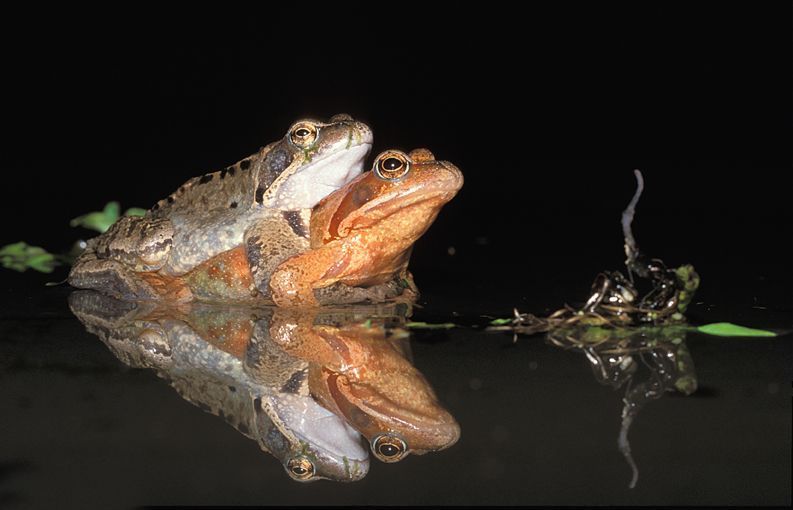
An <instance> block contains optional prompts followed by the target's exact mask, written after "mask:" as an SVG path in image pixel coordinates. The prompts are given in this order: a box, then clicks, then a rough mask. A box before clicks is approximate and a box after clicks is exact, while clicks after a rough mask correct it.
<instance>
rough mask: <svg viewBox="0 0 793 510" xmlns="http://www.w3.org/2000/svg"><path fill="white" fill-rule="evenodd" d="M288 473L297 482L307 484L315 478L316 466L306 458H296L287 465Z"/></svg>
mask: <svg viewBox="0 0 793 510" xmlns="http://www.w3.org/2000/svg"><path fill="white" fill-rule="evenodd" d="M286 471H287V472H288V473H289V476H291V477H292V478H294V479H295V480H298V481H301V482H305V481H307V480H310V479H311V478H312V477H313V476H314V472H315V471H316V470H315V468H314V464H313V463H312V462H311V461H310V460H308V459H307V458H305V457H295V458H293V459H289V462H287V463H286Z"/></svg>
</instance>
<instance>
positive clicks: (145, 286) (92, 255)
mask: <svg viewBox="0 0 793 510" xmlns="http://www.w3.org/2000/svg"><path fill="white" fill-rule="evenodd" d="M68 281H69V284H70V285H72V286H73V287H77V288H79V289H93V290H97V291H99V292H102V293H104V294H107V295H110V296H113V297H116V298H119V299H125V300H137V299H142V300H154V299H158V298H159V294H158V293H157V291H156V290H155V288H154V287H153V286H151V285H150V284H149V283H148V282H146V281H145V280H143V279H142V278H140V277H139V276H138V274H137V273H135V272H134V271H132V270H131V269H130V268H129V267H127V266H126V265H125V264H123V263H121V262H119V261H117V260H113V259H99V258H97V257H96V252H94V250H93V249H91V248H90V247H89V248H88V249H86V251H85V252H83V253H82V254H81V255H80V256H79V257H78V258H77V260H76V261H75V263H74V266H72V270H71V271H70V272H69V278H68Z"/></svg>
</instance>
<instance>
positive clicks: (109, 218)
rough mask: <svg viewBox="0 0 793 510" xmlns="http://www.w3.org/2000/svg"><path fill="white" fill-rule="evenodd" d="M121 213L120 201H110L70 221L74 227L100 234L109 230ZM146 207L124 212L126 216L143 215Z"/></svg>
mask: <svg viewBox="0 0 793 510" xmlns="http://www.w3.org/2000/svg"><path fill="white" fill-rule="evenodd" d="M120 214H121V206H120V205H119V203H118V202H116V201H113V202H108V203H107V205H105V208H104V209H102V210H101V211H94V212H90V213H88V214H83V215H82V216H78V217H76V218H74V219H72V221H70V222H69V225H71V226H72V227H83V228H87V229H89V230H96V231H97V232H99V233H100V234H102V233H104V232H107V229H109V228H110V226H111V225H112V224H113V223H115V222H116V221H117V220H118V218H119V217H120ZM144 214H146V210H145V209H141V208H140V207H130V208H129V209H127V210H126V211H125V212H124V216H143V215H144Z"/></svg>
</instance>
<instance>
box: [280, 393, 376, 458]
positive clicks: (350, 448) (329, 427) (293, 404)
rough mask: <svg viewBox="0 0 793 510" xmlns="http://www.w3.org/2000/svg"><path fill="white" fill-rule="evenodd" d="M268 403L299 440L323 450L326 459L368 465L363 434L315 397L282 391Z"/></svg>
mask: <svg viewBox="0 0 793 510" xmlns="http://www.w3.org/2000/svg"><path fill="white" fill-rule="evenodd" d="M269 405H271V406H272V408H273V410H274V411H275V413H276V415H277V416H278V418H279V419H281V420H282V422H283V424H284V426H285V427H286V428H287V429H288V430H289V431H290V432H291V433H292V434H294V435H295V436H296V437H297V439H298V440H299V441H301V442H305V443H306V444H308V445H310V447H311V448H312V449H313V450H314V451H315V452H322V453H324V457H325V458H326V459H328V460H330V459H334V460H336V461H337V462H342V459H343V458H346V459H347V460H348V462H352V461H354V462H358V463H361V467H363V468H366V467H368V463H367V462H366V461H367V459H368V457H369V452H368V450H365V449H364V448H363V447H362V446H361V435H360V433H358V432H357V431H356V430H355V429H353V428H352V427H350V426H349V425H348V424H347V422H346V421H344V420H342V419H341V418H339V417H338V416H336V415H335V414H333V413H332V412H330V411H328V410H327V409H325V408H324V407H322V406H320V405H319V404H318V403H317V402H316V401H315V400H314V399H313V398H312V397H310V396H300V395H289V394H280V395H278V396H277V397H273V398H271V400H270V402H269ZM364 464H365V465H364Z"/></svg>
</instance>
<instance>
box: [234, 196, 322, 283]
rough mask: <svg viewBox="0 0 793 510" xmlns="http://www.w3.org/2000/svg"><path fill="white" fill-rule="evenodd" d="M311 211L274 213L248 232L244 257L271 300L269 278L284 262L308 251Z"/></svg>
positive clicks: (254, 276) (251, 227)
mask: <svg viewBox="0 0 793 510" xmlns="http://www.w3.org/2000/svg"><path fill="white" fill-rule="evenodd" d="M310 219H311V210H310V209H304V210H299V211H273V213H272V214H270V215H269V216H266V217H264V218H262V219H260V220H257V221H256V223H254V224H253V225H252V226H250V227H248V229H247V230H246V231H245V236H244V243H243V244H244V246H245V255H246V257H247V259H248V264H249V266H250V270H251V276H253V282H254V285H255V286H256V288H257V289H258V290H259V292H260V293H261V295H262V297H264V298H270V297H271V293H270V278H271V276H272V274H273V273H274V272H275V269H276V268H277V267H278V266H279V265H280V264H281V263H282V262H284V261H285V260H287V259H288V258H290V257H293V256H295V255H298V254H300V253H303V252H305V251H306V250H308V249H309V244H310V243H309V221H310Z"/></svg>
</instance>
